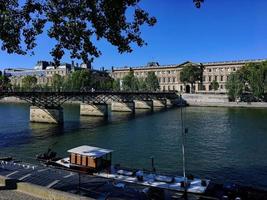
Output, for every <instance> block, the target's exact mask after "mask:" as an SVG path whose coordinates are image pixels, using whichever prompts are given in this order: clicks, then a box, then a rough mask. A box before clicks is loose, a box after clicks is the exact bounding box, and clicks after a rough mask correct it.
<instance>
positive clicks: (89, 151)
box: [68, 145, 113, 171]
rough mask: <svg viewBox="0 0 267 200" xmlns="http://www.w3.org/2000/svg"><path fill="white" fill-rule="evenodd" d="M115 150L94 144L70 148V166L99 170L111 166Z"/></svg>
mask: <svg viewBox="0 0 267 200" xmlns="http://www.w3.org/2000/svg"><path fill="white" fill-rule="evenodd" d="M112 152H113V150H109V149H102V148H98V147H93V146H87V145H83V146H79V147H76V148H73V149H70V150H68V153H70V167H71V168H78V169H79V170H85V171H87V170H92V171H99V170H103V169H107V168H110V166H111V159H112Z"/></svg>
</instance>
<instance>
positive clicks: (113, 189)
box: [0, 161, 146, 200]
mask: <svg viewBox="0 0 267 200" xmlns="http://www.w3.org/2000/svg"><path fill="white" fill-rule="evenodd" d="M0 175H2V176H5V177H8V178H11V179H17V180H20V181H23V182H28V183H32V184H35V185H39V186H43V187H46V188H53V189H56V190H61V191H64V192H69V193H72V194H79V195H81V196H85V197H90V198H93V199H98V198H107V197H108V198H109V199H113V198H115V199H129V200H130V199H146V197H145V195H144V193H143V192H142V190H143V189H144V187H140V188H138V187H136V186H133V185H125V187H124V188H121V187H117V183H116V182H114V181H112V180H109V179H106V178H101V177H95V176H90V175H82V174H80V176H79V174H77V173H74V172H70V171H65V170H60V169H55V168H50V167H43V166H34V165H32V164H25V163H20V162H18V163H16V162H5V161H0ZM0 192H1V190H0ZM0 200H1V199H0Z"/></svg>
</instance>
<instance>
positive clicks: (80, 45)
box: [0, 0, 204, 65]
mask: <svg viewBox="0 0 267 200" xmlns="http://www.w3.org/2000/svg"><path fill="white" fill-rule="evenodd" d="M140 1H141V0H91V1H88V0H79V1H77V0H75V1H74V0H46V1H42V0H25V1H20V0H0V43H1V49H2V50H3V51H6V52H7V53H16V54H20V55H25V54H27V53H30V54H34V51H33V49H34V47H35V46H36V45H37V44H36V37H37V36H38V35H40V34H42V33H43V32H44V31H45V32H46V34H47V35H48V36H49V37H50V38H51V39H53V40H54V41H56V44H55V46H54V47H53V49H52V50H51V52H50V53H51V55H52V56H53V57H54V61H55V63H56V65H58V64H59V60H60V59H61V58H62V56H63V55H64V54H65V52H66V51H69V52H70V55H71V58H77V59H82V60H83V61H84V62H85V63H87V62H88V61H91V60H92V59H93V58H94V57H98V56H100V55H101V51H100V50H99V49H98V48H97V47H96V45H95V41H96V40H100V39H105V40H107V41H108V42H109V43H111V44H112V45H113V46H115V47H117V49H118V51H119V52H120V53H124V52H131V51H132V47H131V44H133V43H134V44H136V45H137V46H140V47H141V46H143V45H145V44H146V43H145V41H144V40H143V39H142V37H141V31H140V28H141V26H142V25H145V24H147V25H148V26H153V25H155V23H156V18H155V17H151V16H150V15H149V14H148V12H146V11H145V10H143V9H142V8H141V7H140V6H139V4H140ZM193 2H194V3H195V6H196V7H197V8H200V6H201V3H203V2H204V0H193Z"/></svg>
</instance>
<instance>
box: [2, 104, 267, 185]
mask: <svg viewBox="0 0 267 200" xmlns="http://www.w3.org/2000/svg"><path fill="white" fill-rule="evenodd" d="M183 112H184V122H185V126H186V127H188V128H189V132H188V134H187V136H186V169H187V173H190V174H193V175H195V176H197V177H201V178H205V177H206V178H210V179H212V180H214V181H216V182H225V181H229V182H234V183H239V184H243V185H253V186H257V187H259V188H264V189H267V109H244V108H211V107H209V108H208V107H187V108H185V109H184V110H183ZM64 118H65V123H64V125H63V126H57V125H49V124H37V123H30V122H29V106H28V105H26V104H0V148H1V152H2V153H8V154H12V155H16V156H17V158H20V159H24V160H27V161H30V162H33V158H34V157H35V155H36V154H37V153H42V152H44V151H45V150H47V148H48V147H52V148H53V149H54V150H55V151H57V152H58V153H60V154H61V155H64V156H65V155H67V154H66V151H67V150H68V149H70V148H73V147H76V146H79V145H84V144H87V145H92V146H98V147H102V148H109V149H113V150H114V151H115V152H114V153H113V163H120V164H121V165H123V166H125V167H132V168H146V169H150V168H151V156H153V157H154V160H155V166H156V170H158V171H162V172H168V173H173V174H178V175H182V156H181V120H180V108H175V109H170V110H168V111H164V112H156V113H144V112H141V113H139V112H138V113H137V114H136V115H135V116H133V115H129V114H125V113H124V114H123V113H110V116H109V118H108V119H107V120H104V119H102V118H95V117H80V116H79V106H77V105H68V106H65V107H64Z"/></svg>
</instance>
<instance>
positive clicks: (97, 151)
mask: <svg viewBox="0 0 267 200" xmlns="http://www.w3.org/2000/svg"><path fill="white" fill-rule="evenodd" d="M112 151H113V150H109V149H102V148H99V147H93V146H88V145H82V146H79V147H76V148H73V149H70V150H68V152H69V153H75V154H80V155H83V156H89V157H92V158H100V157H102V156H104V155H106V154H109V153H111V152H112Z"/></svg>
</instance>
